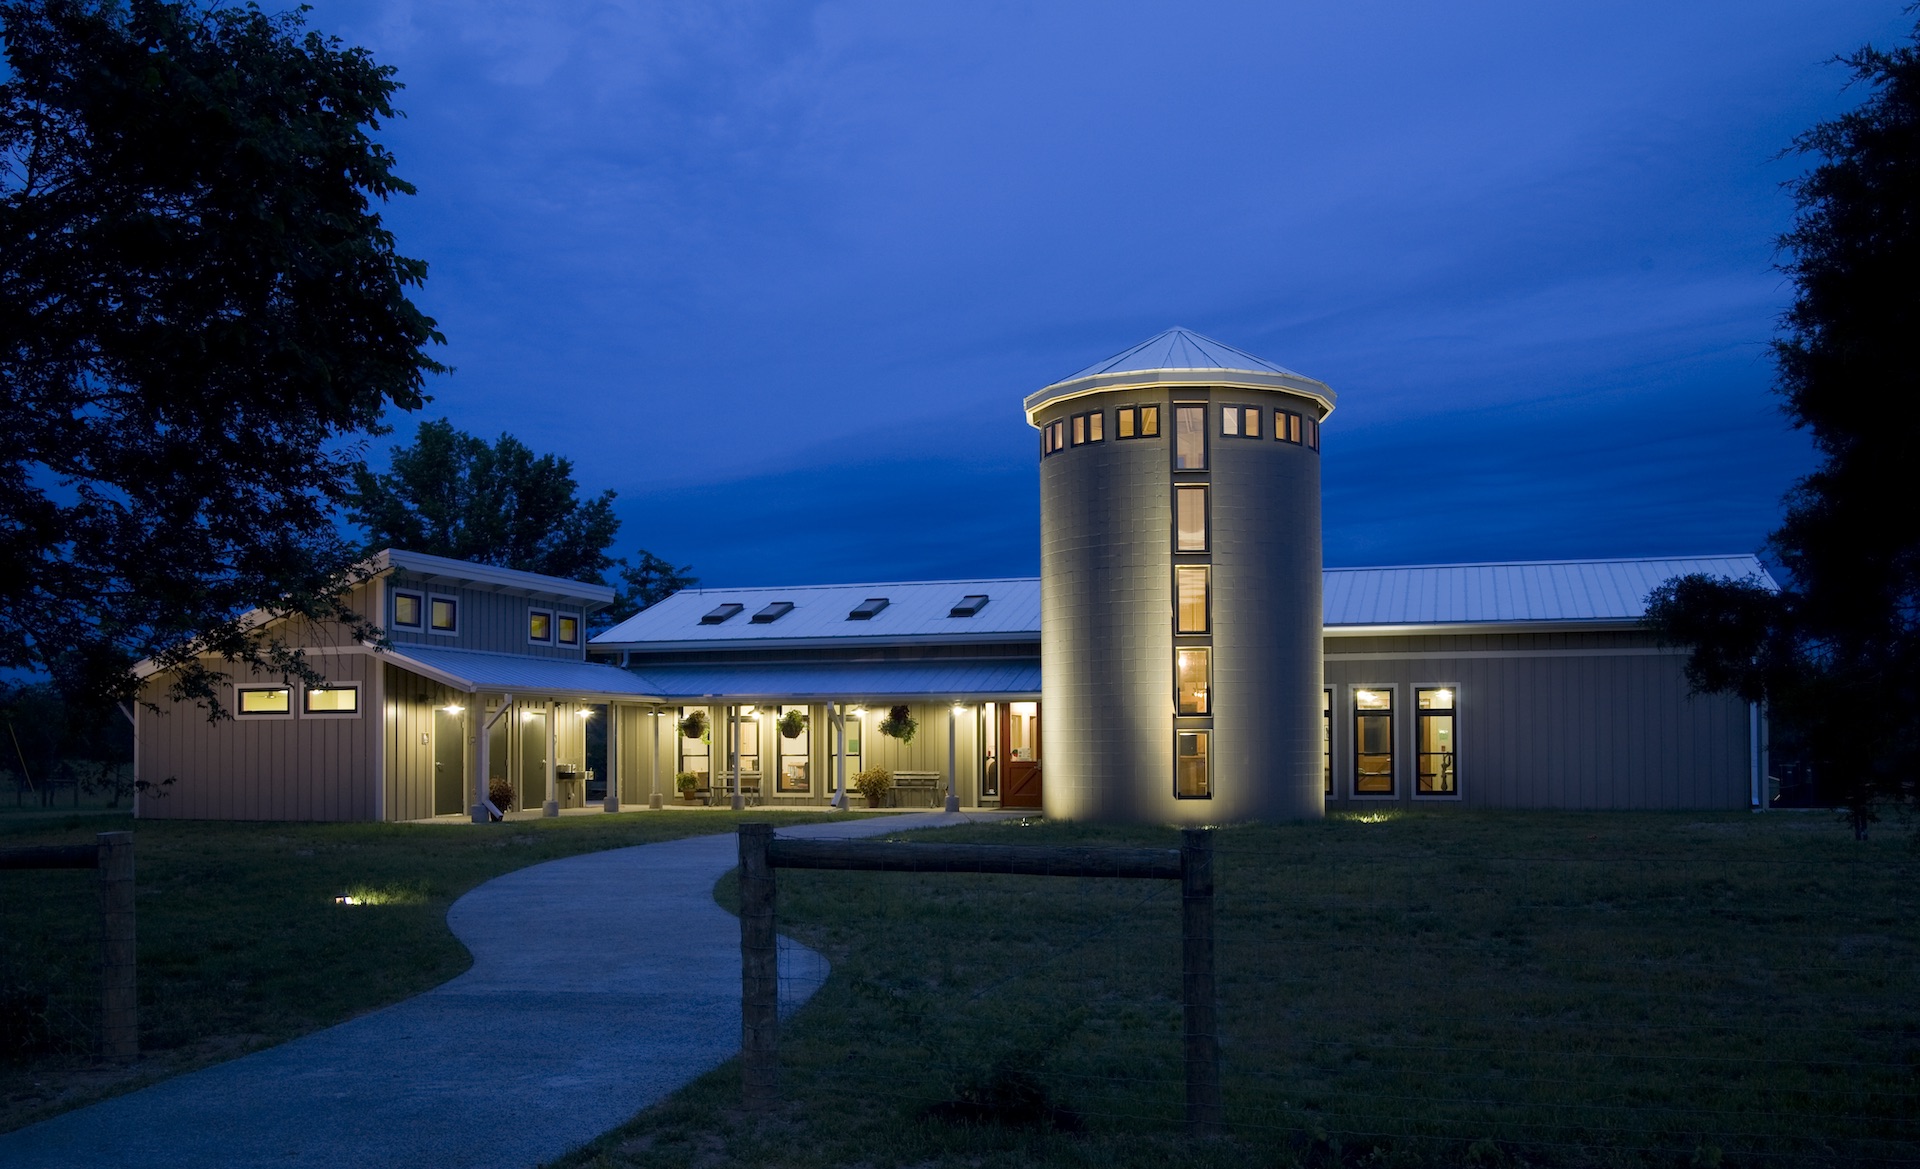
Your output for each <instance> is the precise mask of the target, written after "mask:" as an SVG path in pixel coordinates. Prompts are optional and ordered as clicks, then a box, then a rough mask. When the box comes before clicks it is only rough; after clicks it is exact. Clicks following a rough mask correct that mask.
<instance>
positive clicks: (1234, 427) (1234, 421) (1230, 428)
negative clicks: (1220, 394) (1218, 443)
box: [1220, 406, 1240, 438]
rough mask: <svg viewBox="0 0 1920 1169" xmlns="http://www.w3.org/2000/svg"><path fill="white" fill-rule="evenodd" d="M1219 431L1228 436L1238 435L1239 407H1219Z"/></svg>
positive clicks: (1236, 436)
mask: <svg viewBox="0 0 1920 1169" xmlns="http://www.w3.org/2000/svg"><path fill="white" fill-rule="evenodd" d="M1220 433H1221V434H1222V435H1225V436H1226V437H1228V438H1238V437H1240V407H1238V406H1222V407H1221V408H1220Z"/></svg>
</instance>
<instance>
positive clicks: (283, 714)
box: [233, 682, 300, 722]
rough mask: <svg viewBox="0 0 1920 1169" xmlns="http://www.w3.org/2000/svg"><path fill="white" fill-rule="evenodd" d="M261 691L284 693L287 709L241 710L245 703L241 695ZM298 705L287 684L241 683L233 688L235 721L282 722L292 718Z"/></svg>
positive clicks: (289, 685) (290, 687) (290, 686)
mask: <svg viewBox="0 0 1920 1169" xmlns="http://www.w3.org/2000/svg"><path fill="white" fill-rule="evenodd" d="M263 690H269V691H270V690H278V691H281V692H282V693H284V694H285V695H286V696H287V708H286V709H285V710H245V709H242V706H243V704H244V701H245V700H244V699H242V698H241V697H240V696H241V695H242V694H246V693H248V692H254V693H258V692H260V691H263ZM299 705H300V704H299V703H297V702H295V701H294V700H293V686H292V685H291V684H289V683H284V682H282V683H273V682H260V683H248V682H241V683H238V684H236V685H235V686H234V688H233V717H234V718H236V719H245V720H246V721H248V722H273V721H276V720H282V721H283V720H286V719H290V718H292V717H293V715H294V711H295V710H297V709H298V708H299Z"/></svg>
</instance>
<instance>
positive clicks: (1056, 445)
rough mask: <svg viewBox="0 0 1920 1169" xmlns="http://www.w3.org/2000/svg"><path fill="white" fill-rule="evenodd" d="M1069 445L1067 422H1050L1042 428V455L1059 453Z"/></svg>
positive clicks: (1042, 456)
mask: <svg viewBox="0 0 1920 1169" xmlns="http://www.w3.org/2000/svg"><path fill="white" fill-rule="evenodd" d="M1066 447H1067V424H1066V422H1065V421H1064V420H1062V421H1059V422H1049V423H1047V424H1046V425H1045V426H1042V427H1041V428H1040V457H1041V458H1045V457H1046V456H1048V455H1057V454H1059V453H1060V452H1061V451H1063V450H1065V449H1066Z"/></svg>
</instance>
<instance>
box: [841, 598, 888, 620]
mask: <svg viewBox="0 0 1920 1169" xmlns="http://www.w3.org/2000/svg"><path fill="white" fill-rule="evenodd" d="M886 607H887V598H885V597H868V598H867V599H866V600H864V601H862V602H860V603H859V604H858V605H855V606H854V607H853V610H852V611H851V612H849V613H848V614H847V620H849V621H871V620H873V615H874V614H875V613H878V612H879V611H880V610H882V609H884V608H886Z"/></svg>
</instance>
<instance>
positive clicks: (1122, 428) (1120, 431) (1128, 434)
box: [1113, 406, 1133, 438]
mask: <svg viewBox="0 0 1920 1169" xmlns="http://www.w3.org/2000/svg"><path fill="white" fill-rule="evenodd" d="M1113 437H1115V438H1132V437H1133V407H1132V406H1122V407H1120V408H1119V409H1118V410H1115V411H1114V412H1113Z"/></svg>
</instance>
